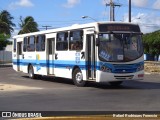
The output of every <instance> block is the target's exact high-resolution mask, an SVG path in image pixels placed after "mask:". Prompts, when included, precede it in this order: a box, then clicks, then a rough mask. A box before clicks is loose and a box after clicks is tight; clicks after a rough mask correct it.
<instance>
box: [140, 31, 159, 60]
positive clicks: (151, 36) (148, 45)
mask: <svg viewBox="0 0 160 120" xmlns="http://www.w3.org/2000/svg"><path fill="white" fill-rule="evenodd" d="M143 43H144V52H145V53H146V54H150V55H152V57H153V58H154V56H159V55H160V30H159V31H155V32H152V33H148V34H145V35H143ZM157 58H158V57H157Z"/></svg>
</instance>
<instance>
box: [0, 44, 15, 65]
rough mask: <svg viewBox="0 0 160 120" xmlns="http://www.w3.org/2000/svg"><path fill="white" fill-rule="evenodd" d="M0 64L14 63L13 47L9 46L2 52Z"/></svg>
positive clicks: (0, 52) (0, 53)
mask: <svg viewBox="0 0 160 120" xmlns="http://www.w3.org/2000/svg"><path fill="white" fill-rule="evenodd" d="M0 62H12V45H7V46H6V48H5V50H1V51H0Z"/></svg>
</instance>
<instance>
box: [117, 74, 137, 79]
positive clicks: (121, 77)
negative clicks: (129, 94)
mask: <svg viewBox="0 0 160 120" xmlns="http://www.w3.org/2000/svg"><path fill="white" fill-rule="evenodd" d="M133 76H134V75H128V76H114V77H115V79H117V80H130V79H132V78H133Z"/></svg>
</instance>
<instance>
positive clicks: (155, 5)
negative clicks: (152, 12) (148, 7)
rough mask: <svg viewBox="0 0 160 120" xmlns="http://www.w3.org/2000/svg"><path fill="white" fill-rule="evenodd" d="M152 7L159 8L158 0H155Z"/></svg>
mask: <svg viewBox="0 0 160 120" xmlns="http://www.w3.org/2000/svg"><path fill="white" fill-rule="evenodd" d="M153 8H154V9H160V0H157V1H156V2H155V3H154V4H153Z"/></svg>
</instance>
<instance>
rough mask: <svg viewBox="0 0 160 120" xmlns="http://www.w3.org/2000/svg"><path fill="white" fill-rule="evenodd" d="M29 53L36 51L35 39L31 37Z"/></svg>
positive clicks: (28, 47)
mask: <svg viewBox="0 0 160 120" xmlns="http://www.w3.org/2000/svg"><path fill="white" fill-rule="evenodd" d="M27 50H28V51H35V37H34V36H30V37H29V38H28V46H27Z"/></svg>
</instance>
